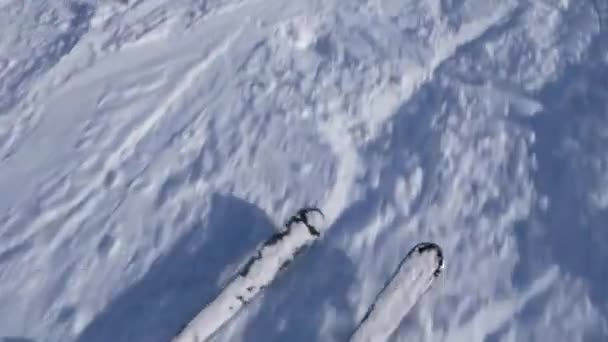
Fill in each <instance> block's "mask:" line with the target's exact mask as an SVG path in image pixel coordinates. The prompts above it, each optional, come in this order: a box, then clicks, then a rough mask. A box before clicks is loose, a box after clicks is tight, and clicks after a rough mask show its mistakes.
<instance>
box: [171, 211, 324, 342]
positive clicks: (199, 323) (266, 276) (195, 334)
mask: <svg viewBox="0 0 608 342" xmlns="http://www.w3.org/2000/svg"><path fill="white" fill-rule="evenodd" d="M302 215H304V216H306V218H307V220H308V221H307V222H308V224H310V225H311V226H313V227H315V228H316V227H319V224H318V223H319V222H320V221H321V219H322V217H321V214H320V212H314V211H308V212H305V213H303V214H302ZM287 227H288V228H287V230H286V231H284V232H281V233H276V234H275V235H273V236H272V237H271V238H270V239H268V240H267V241H266V242H265V243H264V244H263V245H262V247H261V248H259V249H258V250H257V252H256V254H255V255H254V256H253V257H251V259H249V261H248V262H247V264H246V265H245V266H244V267H243V268H242V269H241V270H240V271H239V273H238V275H236V276H235V277H234V278H233V279H232V280H231V281H229V282H228V284H227V285H226V286H225V287H224V288H223V289H222V291H221V293H220V294H219V296H217V297H216V298H215V299H214V300H213V301H212V302H211V303H209V304H208V305H207V306H206V307H205V308H204V309H203V310H202V311H201V312H200V313H199V314H198V315H197V316H196V317H195V318H194V319H193V320H192V321H191V322H190V323H189V324H188V325H187V326H186V327H185V328H184V330H183V331H182V332H181V333H180V334H179V335H178V336H177V337H176V338H175V339H174V340H173V342H202V341H205V340H207V339H208V338H209V337H211V336H212V335H213V334H214V333H215V332H216V331H217V330H218V329H220V328H221V327H222V326H223V325H224V324H226V323H227V322H228V321H229V320H230V319H232V317H234V316H235V315H236V314H237V313H238V312H239V311H240V310H241V308H243V307H244V306H245V305H247V303H249V302H250V301H251V300H252V299H253V298H254V297H255V296H256V295H257V294H258V293H259V292H260V291H262V290H263V289H264V288H265V287H267V286H268V285H270V283H272V281H273V280H274V279H275V278H276V277H277V275H278V274H279V272H281V271H282V270H283V269H285V268H286V267H287V265H288V264H289V263H291V262H292V261H293V259H294V258H295V257H296V256H297V255H298V254H300V253H301V252H302V251H303V250H304V248H306V247H307V246H308V245H310V244H311V243H312V242H313V241H314V240H316V238H315V237H314V236H313V235H312V234H311V233H310V232H309V230H308V227H307V226H306V224H305V223H299V222H294V223H292V224H290V223H288V224H287Z"/></svg>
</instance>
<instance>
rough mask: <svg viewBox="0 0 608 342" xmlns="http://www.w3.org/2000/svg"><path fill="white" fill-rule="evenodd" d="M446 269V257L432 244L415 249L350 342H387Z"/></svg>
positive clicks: (400, 265) (376, 300)
mask: <svg viewBox="0 0 608 342" xmlns="http://www.w3.org/2000/svg"><path fill="white" fill-rule="evenodd" d="M443 267H444V264H443V253H442V251H441V248H440V247H439V246H438V245H436V244H434V243H429V242H424V243H420V244H418V245H416V246H415V247H414V248H413V249H412V250H410V251H409V252H408V254H407V255H406V256H405V258H403V260H402V261H401V262H400V263H399V266H398V267H397V270H396V271H395V273H394V274H393V276H392V277H391V278H390V279H389V280H388V282H387V283H386V285H385V286H384V288H383V289H382V290H380V292H379V293H378V295H377V296H376V299H375V300H374V301H373V303H372V305H370V307H369V309H368V310H367V312H366V314H365V315H364V316H363V318H362V319H361V321H360V323H359V324H358V326H357V327H356V328H355V330H354V332H353V334H352V335H351V337H350V339H349V341H351V342H377V341H387V340H388V338H389V337H390V336H391V335H392V334H393V332H394V331H395V330H396V329H397V328H398V327H399V324H400V323H401V321H402V320H403V318H404V317H405V315H406V314H407V313H408V312H409V311H410V310H411V309H412V307H413V306H414V305H415V304H416V302H417V301H418V300H419V299H420V297H422V296H423V295H424V293H425V292H426V291H427V290H428V289H429V288H430V287H431V284H432V283H433V281H434V280H435V278H436V277H437V276H439V274H440V273H441V271H442V270H443Z"/></svg>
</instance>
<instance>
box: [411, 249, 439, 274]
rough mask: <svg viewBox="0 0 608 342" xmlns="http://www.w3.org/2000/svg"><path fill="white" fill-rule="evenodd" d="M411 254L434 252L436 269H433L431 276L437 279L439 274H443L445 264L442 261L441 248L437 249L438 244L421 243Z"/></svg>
mask: <svg viewBox="0 0 608 342" xmlns="http://www.w3.org/2000/svg"><path fill="white" fill-rule="evenodd" d="M411 252H417V253H419V254H422V253H427V252H434V253H435V255H436V257H437V268H436V269H435V272H434V273H433V275H434V276H435V277H437V276H439V274H441V272H443V269H444V268H445V263H444V260H443V251H442V250H441V247H439V245H438V244H436V243H434V242H421V243H419V244H417V245H416V246H414V248H412V251H411Z"/></svg>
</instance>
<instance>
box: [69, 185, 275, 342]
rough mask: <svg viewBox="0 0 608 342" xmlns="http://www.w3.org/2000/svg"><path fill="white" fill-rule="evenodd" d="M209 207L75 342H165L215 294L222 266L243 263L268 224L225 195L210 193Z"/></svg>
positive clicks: (262, 215)
mask: <svg viewBox="0 0 608 342" xmlns="http://www.w3.org/2000/svg"><path fill="white" fill-rule="evenodd" d="M211 203H212V204H211V210H210V214H209V217H208V221H207V222H206V223H202V222H196V223H194V224H193V225H192V227H191V229H190V230H189V232H188V233H186V234H184V236H183V237H181V238H180V239H179V241H177V242H176V243H175V245H174V247H173V248H172V250H171V251H170V252H169V253H168V254H166V255H164V256H161V257H160V258H159V259H158V260H157V261H156V262H155V264H154V265H153V266H152V267H151V268H150V270H149V271H148V272H147V273H146V274H145V275H144V276H143V278H142V279H141V280H140V281H139V282H137V283H136V284H135V285H133V286H132V287H130V288H129V289H127V290H126V291H125V292H124V293H123V294H121V295H119V296H118V297H117V298H116V299H114V300H113V302H111V303H110V304H109V305H108V306H107V308H106V309H105V310H104V311H103V312H102V313H101V314H99V315H98V316H97V317H96V318H95V319H94V320H93V321H92V322H91V323H90V324H89V325H88V326H87V328H86V329H85V330H84V332H83V333H82V334H81V335H80V336H79V337H78V339H77V341H80V342H107V341H114V342H120V341H124V342H127V341H128V342H139V341H141V342H155V341H158V342H161V341H162V342H166V341H169V340H170V339H171V338H172V337H173V336H175V335H176V334H177V333H178V332H179V331H180V330H181V329H182V328H183V327H184V326H185V325H186V324H187V323H188V322H189V321H190V320H191V319H192V318H194V316H195V315H196V314H197V313H198V312H199V311H200V310H201V309H202V308H203V307H204V306H205V305H206V304H207V303H208V302H210V301H211V300H212V299H213V298H214V297H215V296H216V295H217V294H218V293H219V291H220V289H221V285H222V284H218V283H219V282H220V277H221V276H222V275H223V271H224V270H226V268H227V265H233V266H235V267H236V266H237V265H238V263H239V262H240V261H242V260H245V256H246V255H247V253H249V252H251V251H253V250H254V249H255V247H256V245H257V244H258V243H259V242H260V241H261V240H263V238H264V237H267V236H268V233H269V232H272V231H273V228H272V227H273V223H272V221H271V220H270V219H269V218H268V217H267V216H266V214H265V213H264V212H263V211H262V210H261V209H259V208H258V207H256V206H254V205H252V204H250V203H248V202H246V201H244V200H242V199H239V198H236V197H234V196H231V195H219V194H215V195H214V196H213V198H212V202H211ZM235 271H236V270H235Z"/></svg>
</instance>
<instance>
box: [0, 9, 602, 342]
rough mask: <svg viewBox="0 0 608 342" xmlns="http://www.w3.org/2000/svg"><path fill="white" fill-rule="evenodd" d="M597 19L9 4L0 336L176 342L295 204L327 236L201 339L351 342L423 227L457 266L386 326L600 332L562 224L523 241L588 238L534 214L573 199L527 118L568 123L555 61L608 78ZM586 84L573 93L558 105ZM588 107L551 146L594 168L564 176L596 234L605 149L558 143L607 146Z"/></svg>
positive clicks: (552, 13)
mask: <svg viewBox="0 0 608 342" xmlns="http://www.w3.org/2000/svg"><path fill="white" fill-rule="evenodd" d="M605 13H606V6H605V5H603V3H602V2H601V1H598V0H596V1H594V2H590V3H589V4H586V3H575V2H571V1H561V2H559V1H542V2H529V1H516V0H512V1H498V0H496V1H486V0H466V1H407V2H405V3H404V2H401V1H396V0H377V1H368V2H366V1H356V2H352V3H348V4H346V3H342V2H340V1H325V2H322V1H312V2H302V3H297V4H295V3H293V2H290V1H287V0H272V1H261V0H242V1H241V0H235V1H221V0H217V1H204V2H200V1H194V0H180V1H175V2H167V1H165V0H151V1H139V0H130V1H106V2H100V3H95V4H93V3H92V2H87V1H68V2H57V3H54V2H51V1H38V2H36V1H32V0H26V1H16V0H7V1H0V24H3V27H6V34H4V35H3V37H2V38H0V156H1V158H2V159H1V160H0V176H1V177H0V189H2V192H3V193H4V194H6V195H5V196H3V197H1V198H0V283H1V284H2V285H1V286H0V317H3V319H2V320H1V321H0V340H3V339H7V340H12V339H23V340H28V341H30V340H31V341H49V342H54V341H62V342H63V341H81V342H84V341H87V342H91V341H92V342H97V341H99V342H101V341H110V340H111V341H147V342H149V341H152V342H153V341H167V340H169V339H170V338H171V337H172V336H173V335H174V334H175V333H177V331H179V329H180V327H182V326H183V325H184V324H186V323H187V322H188V321H189V320H190V319H192V318H193V317H194V315H195V314H196V312H197V311H199V310H200V309H202V308H203V307H204V305H205V304H206V303H209V302H210V301H212V300H213V298H214V295H216V294H217V292H218V290H219V289H220V288H221V287H222V286H223V285H225V282H226V281H227V280H226V279H228V278H229V277H230V276H231V275H232V274H233V273H234V271H235V270H237V269H239V265H241V264H242V262H243V261H244V260H247V257H248V256H249V254H250V253H251V252H252V250H253V248H254V247H255V245H256V244H258V243H259V242H260V241H263V240H264V239H265V238H266V237H267V236H269V235H270V234H272V231H273V229H277V227H279V226H280V225H281V223H282V222H281V220H282V219H284V218H286V217H288V216H289V215H290V214H292V213H293V212H294V210H296V209H298V208H299V207H301V206H304V205H316V206H318V207H320V208H321V209H323V211H324V213H325V214H326V219H327V221H326V222H327V223H328V225H327V226H326V227H324V229H323V230H322V233H323V239H322V241H319V242H318V243H317V244H316V245H315V246H314V247H312V248H310V250H309V251H307V253H306V255H305V256H303V257H302V260H297V262H294V264H293V265H292V266H291V267H290V269H289V270H288V271H287V272H283V273H282V274H281V275H280V276H279V278H278V279H276V280H275V281H274V282H273V283H272V284H270V286H269V287H268V288H267V289H266V290H265V291H264V292H263V293H262V294H261V295H260V296H257V297H256V298H254V299H253V300H252V302H251V303H248V305H247V306H246V307H245V308H244V309H243V310H242V311H241V312H239V313H238V314H237V315H236V317H235V318H234V319H233V320H231V321H229V322H228V323H227V324H225V325H224V326H223V327H222V329H220V330H219V331H217V333H216V334H215V335H214V337H213V338H212V340H214V341H239V340H242V341H249V340H264V341H285V340H289V341H313V340H314V341H342V340H344V339H346V338H347V337H348V336H349V334H350V333H351V332H352V329H353V328H354V327H355V326H356V322H358V320H359V319H360V318H361V317H362V315H363V314H364V313H365V311H366V309H367V308H368V306H369V304H370V303H371V301H372V300H373V299H374V298H375V296H376V295H377V293H378V291H380V289H381V288H382V286H383V284H384V283H385V281H386V280H387V278H388V277H389V275H390V274H391V273H392V272H393V270H394V269H395V266H396V265H397V264H398V263H399V260H401V259H402V258H403V255H404V253H406V252H407V250H406V248H405V247H404V246H411V245H412V244H414V243H415V242H417V241H421V240H425V241H436V242H437V243H438V244H439V245H441V246H442V247H443V251H444V255H445V258H446V261H447V269H446V271H445V272H444V274H443V276H442V278H441V279H440V280H439V281H437V285H436V286H434V287H433V288H432V289H431V290H430V291H429V292H428V293H427V295H426V296H425V297H424V298H422V299H421V300H420V302H419V303H418V304H417V305H416V306H415V307H414V309H413V310H412V311H411V312H409V313H408V315H407V316H406V318H405V319H404V320H403V321H401V322H399V324H398V325H399V328H398V329H397V331H395V332H394V333H393V334H392V336H391V337H390V338H389V340H395V341H396V340H404V339H407V340H416V341H439V340H441V341H464V340H466V341H488V340H502V339H504V340H518V341H527V340H538V338H540V337H542V336H544V335H542V331H550V333H548V335H547V336H552V340H555V341H586V340H589V338H591V337H597V338H596V339H595V340H601V338H605V336H608V323H607V322H608V321H607V318H606V314H607V310H606V308H605V305H604V306H602V304H601V301H602V300H604V301H605V299H606V297H605V294H603V293H602V291H601V290H600V289H599V288H600V286H599V285H597V284H595V282H598V283H599V282H601V279H602V278H601V276H597V275H596V274H595V273H593V274H591V275H587V274H585V273H584V271H581V270H579V269H577V268H576V267H574V266H572V264H571V261H569V258H561V257H555V258H553V259H551V258H549V257H546V255H553V254H551V253H555V254H559V251H557V252H556V251H554V250H553V249H556V250H559V246H561V245H560V242H559V241H554V240H556V239H558V238H555V239H553V240H552V239H544V240H543V241H545V240H548V241H551V243H550V244H549V243H548V244H547V245H548V246H542V247H537V249H538V251H535V250H531V251H529V250H527V249H526V248H528V247H526V246H528V245H531V244H533V243H534V241H539V238H538V236H547V235H548V234H549V233H547V232H550V231H551V229H562V230H564V233H563V234H564V235H567V234H571V235H567V236H577V234H576V230H573V233H567V232H569V230H567V229H574V228H562V227H561V226H559V225H557V224H558V223H555V222H554V221H552V220H550V219H549V220H545V219H544V216H543V215H544V214H543V213H544V212H547V211H548V212H550V213H551V212H552V210H559V208H561V207H563V208H566V207H567V205H566V204H567V203H570V202H565V200H563V199H561V197H559V196H560V194H561V193H559V192H558V191H557V190H551V186H550V185H549V186H548V185H546V184H545V182H548V181H547V180H543V179H540V180H538V176H537V173H538V172H537V171H538V170H540V172H541V174H544V173H543V172H545V173H546V172H547V171H545V170H547V169H551V167H552V165H553V164H551V163H558V162H559V160H558V161H553V159H551V160H549V161H548V158H549V157H545V156H544V155H545V154H543V150H542V148H543V146H545V148H547V147H546V146H547V144H548V143H546V142H545V141H546V139H549V140H550V139H558V138H554V137H553V135H551V134H557V133H551V134H549V133H547V132H545V131H544V128H543V127H542V126H540V128H539V126H538V124H537V122H544V121H542V120H543V119H536V117H545V116H551V115H561V111H559V110H557V109H555V108H556V107H555V106H554V105H553V103H552V101H553V100H554V99H553V98H551V97H550V96H548V95H546V93H551V91H552V89H553V88H551V87H556V88H558V91H557V93H558V94H559V93H560V89H561V88H560V86H561V84H562V83H568V82H569V78H568V77H567V76H564V75H567V72H568V70H569V69H567V67H568V66H570V65H574V66H577V65H591V66H589V68H592V67H593V68H597V70H600V71H601V72H604V71H602V70H605V67H606V63H607V62H606V61H608V59H607V58H606V57H605V56H608V53H607V52H606V47H607V46H608V45H606V44H605V43H603V42H604V41H605V36H606V34H607V33H606V32H605V31H606V30H605V26H606V25H605V21H606V20H605V17H606V15H604V14H605ZM591 17H593V18H597V20H596V19H594V20H588V18H591ZM28 18H31V19H28ZM567 28H568V29H567ZM602 56H604V57H602ZM602 58H603V59H602ZM593 70H596V69H593ZM600 71H598V72H597V73H598V74H599V73H600ZM588 73H589V75H591V74H592V73H594V72H593V71H589V72H588ZM551 82H553V83H555V84H556V85H551V84H552V83H551ZM585 82H586V81H585V80H578V83H576V82H575V84H576V86H572V87H573V88H576V89H574V90H572V89H570V88H569V87H566V86H563V88H565V89H564V90H563V92H566V96H564V98H565V100H564V101H566V103H565V105H564V107H566V108H573V107H574V105H572V104H570V102H572V101H570V102H567V101H568V98H569V97H568V94H569V93H568V92H569V91H572V92H574V93H575V94H574V95H572V97H576V96H575V95H577V94H578V93H576V91H577V89H578V88H580V87H585V86H586V83H585ZM580 83H583V85H580V86H578V84H580ZM597 84H599V86H598V85H597ZM597 84H596V85H595V86H593V87H592V86H588V88H593V89H594V93H593V94H592V95H590V97H589V98H592V100H593V101H596V99H599V100H597V103H598V105H597V106H600V107H601V106H602V103H603V105H604V106H605V100H603V101H604V102H602V100H601V99H602V94H604V95H605V93H606V92H608V90H606V89H601V88H602V83H601V82H597ZM577 87H578V88H577ZM604 88H605V87H604ZM597 94H600V95H597ZM596 95H597V96H596ZM578 97H585V96H578ZM604 98H605V96H604ZM589 101H591V100H589ZM584 108H585V109H587V110H589V111H593V110H596V109H594V108H591V109H589V108H590V107H584ZM598 108H599V107H598ZM573 110H574V109H573ZM577 110H578V109H577ZM556 112H557V114H555V113H556ZM563 115H564V116H566V114H563ZM604 116H605V115H604ZM558 117H561V116H558ZM582 117H584V116H582ZM598 117H599V118H595V117H594V118H592V119H590V118H587V117H584V118H585V119H584V120H588V121H584V123H580V124H579V126H580V127H583V126H584V124H588V125H591V126H595V127H598V128H597V130H590V132H591V133H589V134H587V135H586V136H585V137H584V138H581V137H578V136H574V133H570V132H569V131H567V129H565V128H564V129H562V130H561V131H559V132H562V131H564V132H565V133H560V134H563V135H564V136H563V137H561V136H560V137H561V139H562V140H567V139H566V138H569V139H570V140H569V141H570V145H568V143H566V142H561V140H559V139H558V140H556V141H557V143H561V144H562V145H564V146H565V147H563V148H562V149H561V150H562V152H560V153H561V154H559V153H557V155H559V156H563V155H565V156H566V157H563V158H569V159H565V160H566V162H570V161H571V162H572V163H574V165H576V166H575V167H572V168H567V171H566V172H567V173H568V175H574V177H576V175H578V174H579V173H577V172H578V171H577V170H579V168H580V169H588V168H589V167H587V166H588V165H593V167H591V169H592V170H593V171H588V174H589V175H588V177H586V179H589V181H588V182H586V181H584V180H582V181H580V182H578V183H576V186H580V188H581V189H582V190H581V189H579V188H577V187H575V185H573V186H572V188H573V191H572V192H573V193H579V192H580V193H587V192H590V193H592V194H591V195H581V196H582V197H584V196H589V199H587V198H585V199H584V200H581V201H578V202H580V203H581V204H577V206H576V207H575V209H572V210H578V211H579V212H577V214H578V215H584V213H592V214H589V215H591V217H592V219H591V220H587V222H591V223H589V225H594V224H595V222H596V221H597V222H602V220H601V217H604V216H605V214H602V213H603V212H604V211H605V208H606V205H605V203H606V200H605V198H606V195H605V193H606V191H604V190H605V186H604V185H605V184H608V182H605V179H604V178H605V177H604V176H602V175H603V174H604V173H605V165H606V164H605V163H604V159H605V158H603V156H602V154H601V152H597V151H595V150H593V148H592V149H591V150H592V151H591V152H590V153H589V156H586V157H585V158H587V159H584V158H583V157H573V156H572V155H574V154H575V153H574V152H571V151H573V150H574V149H576V147H577V146H580V145H584V146H595V145H594V141H595V140H593V139H596V138H597V139H598V141H600V140H601V136H602V134H603V133H602V127H605V122H604V121H605V120H604V119H605V118H604V117H603V116H602V114H601V113H600V114H598ZM593 120H595V121H593ZM602 120H603V121H602ZM547 125H548V124H547ZM602 125H604V126H602ZM579 126H576V127H579ZM585 127H586V126H585ZM580 130H583V128H581V129H580ZM576 132H578V131H576ZM568 134H570V136H568ZM582 134H583V133H581V136H582ZM585 139H588V140H585ZM573 140H574V142H572V141H573ZM538 141H540V143H539V142H538ZM551 141H552V140H551ZM602 141H603V140H602ZM585 144H586V145H585ZM597 144H599V145H601V141H600V142H598V143H597ZM549 145H550V144H549ZM599 145H598V146H599ZM537 146H539V147H537ZM539 149H540V150H539ZM599 150H601V149H598V151H599ZM564 151H565V152H564ZM544 152H545V153H549V154H551V155H556V153H554V152H552V151H544ZM550 152H551V153H550ZM539 153H540V154H539ZM552 158H553V157H552ZM555 158H562V157H555ZM560 165H561V164H560ZM602 165H604V168H603V170H602V169H601V166H602ZM581 172H582V171H581ZM585 174H587V173H585ZM547 177H549V176H547ZM566 188H567V189H569V188H568V187H566ZM591 188H593V191H587V190H590V189H591ZM547 189H549V190H547ZM563 203H566V204H563ZM552 206H555V208H558V209H554V207H552ZM590 208H591V209H590ZM602 210H604V211H602ZM233 211H235V212H238V213H239V215H241V216H242V217H243V218H240V216H239V217H231V216H238V215H237V214H232V212H233ZM258 211H260V212H263V213H265V214H266V215H268V217H271V218H264V219H261V218H259V217H258V216H259V213H258ZM602 215H604V216H602ZM581 217H582V216H581ZM246 218H247V219H252V220H254V221H255V222H248V221H247V219H246ZM581 220H583V221H584V219H581ZM568 222H570V223H572V224H573V225H574V223H575V222H574V219H572V221H568ZM579 224H580V222H579ZM556 225H557V226H556ZM597 225H598V226H599V224H597ZM593 227H595V226H593ZM593 227H589V228H587V227H585V229H588V230H591V231H592V230H593V229H592V228H593ZM596 228H597V227H596ZM598 229H599V228H598ZM524 230H525V231H524ZM231 234H232V235H231ZM597 234H600V233H597ZM558 236H559V234H558ZM598 236H599V235H598ZM573 239H574V238H573ZM602 239H603V235H602V236H599V237H598V238H597V239H596V241H597V242H596V243H597V246H601V244H602V241H604V240H602ZM236 240H238V241H236ZM541 240H542V239H541ZM577 241H579V240H577ZM580 241H582V240H580ZM605 241H608V239H607V240H605ZM605 241H604V243H605ZM581 244H582V243H581ZM227 246H230V247H231V248H228V247H227ZM556 246H557V247H556ZM597 250H602V248H600V247H598V248H597ZM593 255H594V256H596V257H597V259H598V260H599V261H605V260H606V259H605V258H603V254H601V253H600V252H597V253H596V254H593ZM199 258H202V259H203V260H202V261H201V260H199ZM205 258H209V261H207V260H206V259H205ZM602 258H603V259H602ZM590 272H591V271H590ZM594 272H596V271H594ZM596 273H597V272H596ZM466 274H474V275H476V276H471V277H469V276H465V275H466ZM303 276H304V277H303ZM594 277H595V278H594ZM598 277H599V278H598ZM598 279H599V280H598ZM172 281H173V282H172ZM404 290H405V289H404ZM568 294H575V295H568ZM171 302H174V303H173V304H172V303H171ZM138 308H143V309H141V310H139V309H138ZM167 308H170V309H167ZM402 314H403V313H401V312H395V313H394V315H393V316H395V317H401V316H402ZM150 322H155V323H150ZM530 322H533V323H530ZM562 322H567V324H566V323H563V324H562ZM578 322H582V323H580V324H579V323H578ZM393 323H394V322H393ZM590 336H591V337H590Z"/></svg>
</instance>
